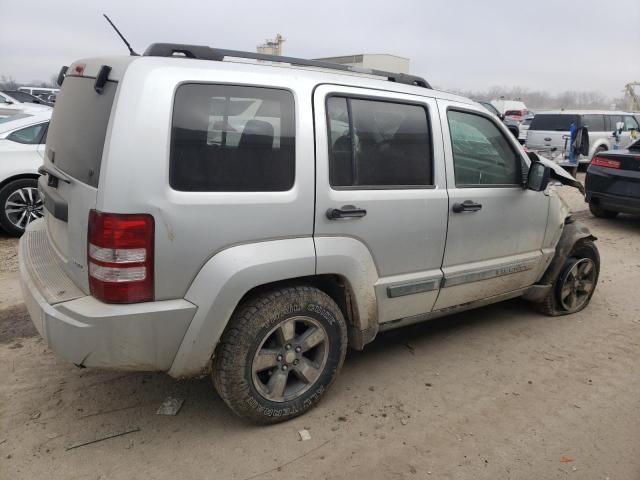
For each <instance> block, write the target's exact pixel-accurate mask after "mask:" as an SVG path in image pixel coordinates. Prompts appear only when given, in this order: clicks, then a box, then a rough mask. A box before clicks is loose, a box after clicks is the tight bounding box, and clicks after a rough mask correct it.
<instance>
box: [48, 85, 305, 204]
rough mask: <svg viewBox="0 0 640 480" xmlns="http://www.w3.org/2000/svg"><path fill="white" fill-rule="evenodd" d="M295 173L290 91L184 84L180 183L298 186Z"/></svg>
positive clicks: (176, 136)
mask: <svg viewBox="0 0 640 480" xmlns="http://www.w3.org/2000/svg"><path fill="white" fill-rule="evenodd" d="M56 108H58V107H56ZM294 176H295V125H294V103H293V95H292V94H291V93H290V92H286V91H284V90H276V89H271V88H256V87H240V86H230V85H199V84H188V85H182V86H181V87H179V88H178V91H177V92H176V98H175V104H174V112H173V126H172V134H171V160H170V178H169V181H170V184H171V186H172V187H173V188H174V189H176V190H183V191H209V192H230V191H244V192H252V191H283V190H289V189H290V188H291V187H292V186H293V181H294Z"/></svg>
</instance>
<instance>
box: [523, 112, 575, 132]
mask: <svg viewBox="0 0 640 480" xmlns="http://www.w3.org/2000/svg"><path fill="white" fill-rule="evenodd" d="M573 122H575V124H576V126H579V125H578V115H564V114H552V113H549V114H544V113H542V114H538V115H536V116H535V117H533V120H532V121H531V126H530V127H529V130H546V131H557V132H568V131H569V127H570V126H571V123H573Z"/></svg>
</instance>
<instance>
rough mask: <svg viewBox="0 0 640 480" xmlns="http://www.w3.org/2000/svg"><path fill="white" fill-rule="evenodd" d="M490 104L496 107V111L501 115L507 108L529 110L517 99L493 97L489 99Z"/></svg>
mask: <svg viewBox="0 0 640 480" xmlns="http://www.w3.org/2000/svg"><path fill="white" fill-rule="evenodd" d="M491 105H493V106H494V107H496V108H497V109H498V111H499V112H500V113H502V114H503V115H505V114H506V112H507V111H508V110H520V111H522V110H525V111H529V110H528V109H527V106H526V105H525V104H524V102H521V101H519V100H504V99H495V100H491Z"/></svg>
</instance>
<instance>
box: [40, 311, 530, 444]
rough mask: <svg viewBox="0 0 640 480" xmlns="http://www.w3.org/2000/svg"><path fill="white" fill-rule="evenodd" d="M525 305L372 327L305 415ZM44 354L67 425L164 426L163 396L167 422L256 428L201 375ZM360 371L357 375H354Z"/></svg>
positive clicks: (519, 318) (497, 323) (491, 326)
mask: <svg viewBox="0 0 640 480" xmlns="http://www.w3.org/2000/svg"><path fill="white" fill-rule="evenodd" d="M527 308H529V307H528V305H526V304H525V302H523V301H519V300H515V301H509V302H505V303H503V304H500V305H493V306H488V307H484V308H480V309H476V310H472V311H469V312H464V313H459V314H455V315H451V316H448V317H443V318H440V319H436V320H432V321H430V322H426V323H422V324H417V325H413V326H408V327H404V328H401V329H398V330H393V331H389V332H384V333H381V334H379V336H378V338H376V340H375V341H374V342H372V343H371V344H369V345H367V347H366V348H365V350H364V351H361V352H357V351H349V353H348V355H347V359H346V361H345V364H344V367H343V369H342V372H341V374H340V375H339V378H338V381H337V382H336V384H335V385H334V387H333V388H332V390H331V391H330V392H329V394H328V395H327V397H328V399H327V400H325V401H324V402H321V403H320V405H319V407H318V408H316V409H314V410H312V411H311V412H310V413H309V414H308V415H309V416H310V417H309V418H310V420H311V419H313V418H316V419H317V418H318V417H323V416H324V417H326V416H327V415H330V414H332V412H333V410H334V408H335V406H336V404H344V402H347V403H348V400H347V398H351V396H352V395H354V394H356V395H357V394H362V395H365V396H371V395H373V394H372V393H371V391H370V385H378V386H379V387H382V386H383V385H384V382H385V379H384V375H383V374H382V373H381V374H380V378H376V376H377V375H376V369H377V368H378V367H379V366H380V365H381V364H383V363H384V364H387V365H393V366H394V368H397V369H398V370H399V371H401V370H403V369H404V368H407V367H409V366H411V365H414V364H415V359H414V358H413V355H415V353H416V352H419V354H420V356H421V357H422V358H421V361H425V362H427V363H428V357H429V350H430V349H431V348H433V347H437V348H438V349H440V350H442V349H443V348H445V349H446V348H452V349H455V348H460V345H456V340H455V338H456V336H457V335H458V334H460V333H461V332H463V331H465V332H467V333H468V332H469V331H474V330H475V331H477V332H478V333H480V332H481V334H482V335H485V334H486V333H485V332H484V331H485V330H487V329H488V330H491V331H497V330H500V329H501V328H502V327H504V325H505V324H506V323H507V322H509V323H510V324H512V325H513V324H514V322H515V323H517V322H526V321H527V318H526V317H527V315H523V310H524V311H525V312H526V309H527ZM528 317H529V318H528V320H529V321H530V316H528ZM47 356H48V361H49V362H53V363H55V364H56V365H57V366H58V372H57V374H56V375H55V376H56V377H57V379H58V380H59V382H60V384H61V385H63V387H62V388H64V389H65V391H67V393H66V394H65V395H63V397H62V398H63V399H66V400H65V402H64V403H63V404H61V405H60V406H57V405H56V406H52V411H51V412H50V416H52V417H58V416H59V415H60V416H62V417H61V418H64V423H65V424H68V425H75V428H80V429H85V428H86V429H89V430H91V429H93V428H95V427H96V426H98V425H100V424H102V425H104V424H105V423H106V424H108V425H121V426H122V425H131V424H136V425H138V426H140V428H141V429H153V430H154V431H156V430H157V429H161V430H164V429H165V428H168V424H167V423H166V421H165V420H163V417H160V416H156V415H155V411H156V410H157V408H158V407H159V406H160V404H161V402H162V401H163V400H164V399H165V398H167V397H177V398H180V399H183V400H184V405H183V407H182V410H181V411H180V413H179V414H178V416H177V417H175V420H174V421H172V422H171V425H172V426H171V428H172V429H174V428H178V429H180V428H183V427H188V428H189V430H190V431H192V432H193V431H196V432H198V431H201V432H202V434H203V435H204V434H205V432H207V431H210V429H211V428H215V429H221V430H223V431H227V432H240V431H245V430H253V429H255V428H259V427H256V426H255V425H251V424H249V423H247V422H245V421H244V420H242V419H239V418H237V417H236V416H235V415H233V414H232V413H231V412H230V410H229V409H228V408H227V406H226V405H225V404H224V402H223V401H222V400H221V399H220V397H219V396H218V395H217V394H216V393H215V390H214V388H213V386H212V384H211V381H210V379H209V377H208V375H207V376H204V377H202V378H199V379H189V380H182V381H177V380H174V379H172V378H170V377H169V376H167V375H166V374H163V373H127V372H109V371H103V370H98V369H90V368H87V369H78V368H75V367H72V366H70V365H68V364H65V363H64V362H63V361H62V360H60V359H58V358H57V357H56V356H55V354H53V353H51V352H49V353H48V355H47ZM364 378H366V382H365V383H363V382H362V380H361V379H364ZM50 380H51V379H50V378H49V377H48V378H42V381H43V382H46V383H47V385H48V384H49V382H50ZM46 390H47V387H46V386H45V385H43V390H42V393H41V394H42V395H43V396H44V397H46V396H47V392H46ZM376 395H379V394H376ZM43 400H44V399H43ZM43 403H48V402H46V401H44V402H43ZM69 407H71V408H69ZM56 410H57V411H56ZM306 417H307V416H305V418H306ZM164 418H166V417H164Z"/></svg>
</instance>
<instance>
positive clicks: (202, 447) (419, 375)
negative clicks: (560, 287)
mask: <svg viewBox="0 0 640 480" xmlns="http://www.w3.org/2000/svg"><path fill="white" fill-rule="evenodd" d="M561 190H562V194H563V196H565V197H566V198H568V199H569V200H570V202H571V203H572V207H573V209H574V211H575V216H576V217H577V218H579V219H580V220H583V221H585V222H586V223H587V224H588V225H589V226H590V227H591V229H592V231H593V232H594V234H595V235H596V236H597V237H598V238H599V241H598V246H599V247H600V252H601V256H602V271H601V277H600V284H599V286H598V289H597V291H596V294H595V296H594V297H593V300H592V302H591V305H590V307H589V308H587V310H586V311H583V312H581V313H579V314H576V315H572V316H568V317H561V318H548V317H544V316H541V315H539V314H538V313H536V312H534V311H532V310H531V309H530V308H529V306H528V305H527V304H526V303H524V302H523V301H520V300H516V301H511V302H507V303H503V304H499V305H494V306H491V307H487V308H483V309H480V310H475V311H471V312H467V313H464V314H459V315H455V316H452V317H448V318H443V319H440V320H437V321H433V322H431V323H428V324H423V325H418V326H414V327H409V328H405V329H402V330H398V331H395V332H389V333H387V334H384V335H381V336H380V337H379V338H378V339H377V340H376V341H375V342H374V343H373V344H372V345H369V346H368V347H367V348H366V350H365V351H364V352H351V353H350V354H349V355H348V357H347V360H346V362H345V366H344V368H343V370H342V372H341V374H340V376H339V378H338V380H337V382H336V383H335V384H334V386H333V388H332V389H331V391H330V392H329V393H328V395H327V396H326V397H325V399H324V400H323V401H322V402H321V403H320V405H319V406H318V407H317V408H315V409H314V410H313V411H311V412H310V413H308V414H307V415H305V416H303V417H301V418H298V419H295V420H293V421H290V422H288V423H285V424H280V425H276V426H270V427H256V426H252V425H248V424H246V423H244V422H243V421H241V420H239V419H237V418H236V417H234V416H233V415H231V414H230V413H229V411H228V410H227V408H226V407H225V405H224V404H223V403H222V401H221V400H220V399H219V398H218V397H217V395H216V394H215V393H214V391H213V389H212V387H211V384H210V382H209V379H206V378H205V379H200V380H192V381H186V382H176V381H174V380H172V379H171V378H169V377H168V376H166V375H163V374H142V373H139V374H132V373H123V372H108V371H99V370H92V369H78V368H76V367H74V366H73V365H69V364H67V363H65V362H63V361H62V360H61V359H59V358H58V357H57V356H56V355H55V354H53V353H52V352H50V351H49V350H48V349H47V347H46V345H45V344H44V343H43V341H42V340H41V339H40V338H39V336H38V335H37V333H36V332H35V330H34V329H33V328H32V327H31V324H30V322H29V319H28V316H27V313H26V310H25V308H24V305H23V304H22V301H21V299H20V292H19V288H18V283H17V276H18V274H17V268H16V245H17V243H16V241H15V240H13V239H9V238H7V237H0V262H2V263H1V265H0V379H1V382H0V478H2V479H12V480H14V479H30V480H33V479H41V478H42V479H45V478H46V479H51V480H54V479H64V480H72V479H127V480H130V479H137V478H144V479H177V478H179V479H196V478H198V479H201V478H208V479H225V480H227V479H237V480H248V479H260V480H267V479H275V478H308V479H324V478H328V479H342V478H349V479H361V478H367V479H378V478H381V479H382V478H384V479H396V478H397V479H401V478H407V479H413V478H416V479H418V478H419V479H427V478H434V479H492V480H493V479H536V480H539V479H556V478H557V479H564V478H576V479H602V480H604V479H607V478H608V479H611V480H638V479H640V376H639V375H638V372H639V371H640V288H639V286H638V285H639V284H640V219H638V218H637V217H635V218H634V217H630V216H621V217H620V218H618V219H616V220H597V219H594V218H593V217H591V215H590V214H589V212H588V211H587V210H586V205H585V204H584V203H583V202H582V201H581V199H580V198H579V196H578V195H576V194H574V193H573V190H571V189H568V188H567V187H563V188H562V189H561ZM169 395H173V396H177V397H181V398H184V399H185V401H184V405H183V407H182V410H180V412H179V414H178V415H177V416H159V415H156V414H155V412H156V410H157V408H158V407H159V405H160V404H161V402H162V401H163V399H165V397H167V396H169ZM302 428H307V429H308V430H309V432H310V433H311V440H308V441H300V440H299V436H298V431H299V430H301V429H302ZM136 429H137V431H134V432H132V433H129V434H127V435H123V436H119V437H115V438H111V439H108V440H104V441H99V442H97V443H93V444H89V445H85V446H81V447H78V448H74V449H70V450H67V449H68V447H69V446H73V445H75V444H78V443H82V442H87V441H90V440H94V439H99V438H103V437H104V436H106V435H109V434H113V433H119V432H123V431H126V430H136Z"/></svg>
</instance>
